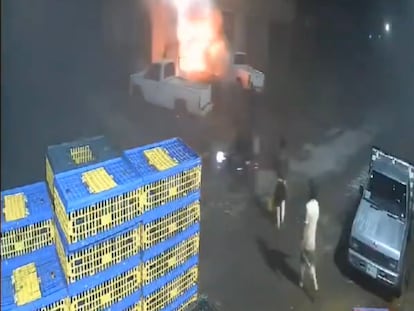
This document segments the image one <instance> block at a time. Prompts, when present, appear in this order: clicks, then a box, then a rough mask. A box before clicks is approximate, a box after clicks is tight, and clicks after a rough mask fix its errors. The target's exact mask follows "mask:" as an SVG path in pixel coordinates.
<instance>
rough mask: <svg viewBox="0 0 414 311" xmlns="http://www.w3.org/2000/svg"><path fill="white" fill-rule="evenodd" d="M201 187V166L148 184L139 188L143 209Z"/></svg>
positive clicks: (178, 197) (175, 198)
mask: <svg viewBox="0 0 414 311" xmlns="http://www.w3.org/2000/svg"><path fill="white" fill-rule="evenodd" d="M200 187H201V166H196V167H194V168H192V169H190V170H185V171H181V172H180V173H178V174H175V175H172V176H168V177H165V178H162V179H160V180H157V181H155V182H152V183H149V184H146V185H145V186H143V187H141V188H140V189H139V203H140V206H142V207H143V211H144V212H147V211H150V210H151V209H153V208H155V207H158V206H161V205H163V204H166V203H168V202H171V201H174V200H177V199H180V198H183V197H185V196H187V195H188V194H190V193H193V192H195V191H197V190H199V189H200Z"/></svg>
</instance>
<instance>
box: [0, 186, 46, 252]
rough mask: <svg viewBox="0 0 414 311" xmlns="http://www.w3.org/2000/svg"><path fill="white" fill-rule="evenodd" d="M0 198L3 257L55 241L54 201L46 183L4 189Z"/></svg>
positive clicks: (30, 250) (33, 249)
mask: <svg viewBox="0 0 414 311" xmlns="http://www.w3.org/2000/svg"><path fill="white" fill-rule="evenodd" d="M1 201H2V202H1V203H2V213H1V259H2V260H4V259H10V258H13V257H16V256H21V255H24V254H27V253H31V252H33V251H35V250H38V249H40V248H43V247H46V246H48V245H52V244H53V242H54V241H53V228H52V226H53V224H52V218H53V213H52V207H51V205H52V204H51V202H50V200H49V196H48V192H47V187H46V184H45V183H43V182H39V183H35V184H32V185H27V186H23V187H19V188H15V189H11V190H6V191H3V192H2V193H1Z"/></svg>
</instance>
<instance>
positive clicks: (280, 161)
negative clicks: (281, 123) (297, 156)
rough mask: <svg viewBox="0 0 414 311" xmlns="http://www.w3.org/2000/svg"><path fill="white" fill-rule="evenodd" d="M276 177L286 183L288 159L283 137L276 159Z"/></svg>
mask: <svg viewBox="0 0 414 311" xmlns="http://www.w3.org/2000/svg"><path fill="white" fill-rule="evenodd" d="M276 172H277V175H278V176H277V177H278V178H280V179H282V180H284V181H286V180H287V177H288V173H289V158H288V154H287V142H286V140H285V138H284V137H282V138H281V139H280V141H279V150H278V154H277V157H276Z"/></svg>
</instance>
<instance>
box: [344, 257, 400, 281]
mask: <svg viewBox="0 0 414 311" xmlns="http://www.w3.org/2000/svg"><path fill="white" fill-rule="evenodd" d="M348 263H349V264H350V265H351V266H352V267H354V268H355V269H356V270H358V271H360V272H362V273H363V274H365V275H367V276H369V277H370V278H372V279H375V280H377V281H378V282H380V283H382V284H384V285H386V286H389V287H397V286H398V283H399V277H400V275H399V274H397V273H395V272H392V271H390V270H389V269H386V268H384V267H382V266H380V265H377V264H376V263H374V262H372V261H371V260H369V259H368V258H366V257H364V256H362V255H360V254H358V253H357V252H355V251H354V250H352V249H348Z"/></svg>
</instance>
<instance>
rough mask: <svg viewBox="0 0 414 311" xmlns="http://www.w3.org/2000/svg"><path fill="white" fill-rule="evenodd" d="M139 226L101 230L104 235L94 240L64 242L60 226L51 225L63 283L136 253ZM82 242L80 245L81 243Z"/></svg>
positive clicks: (90, 273) (138, 249) (94, 273)
mask: <svg viewBox="0 0 414 311" xmlns="http://www.w3.org/2000/svg"><path fill="white" fill-rule="evenodd" d="M140 233H141V227H140V226H139V225H136V226H133V227H127V228H125V229H123V230H121V231H117V230H114V229H112V230H110V231H107V232H105V235H106V236H105V239H102V240H96V241H94V243H90V244H83V242H78V243H77V244H76V246H78V247H77V248H74V247H73V246H74V244H68V243H67V240H66V238H65V236H64V234H63V231H62V229H61V228H60V225H59V222H56V226H55V243H56V249H57V253H58V256H59V260H60V263H61V265H62V268H63V272H64V274H65V277H66V281H67V283H74V282H77V281H79V280H81V279H82V278H84V277H89V276H91V275H96V274H98V273H100V272H101V271H103V270H105V269H107V268H109V267H111V266H114V265H116V264H117V263H119V262H123V261H124V260H126V259H128V258H130V257H132V256H136V255H138V254H139V252H140V250H141V234H140ZM82 244H83V245H82Z"/></svg>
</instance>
